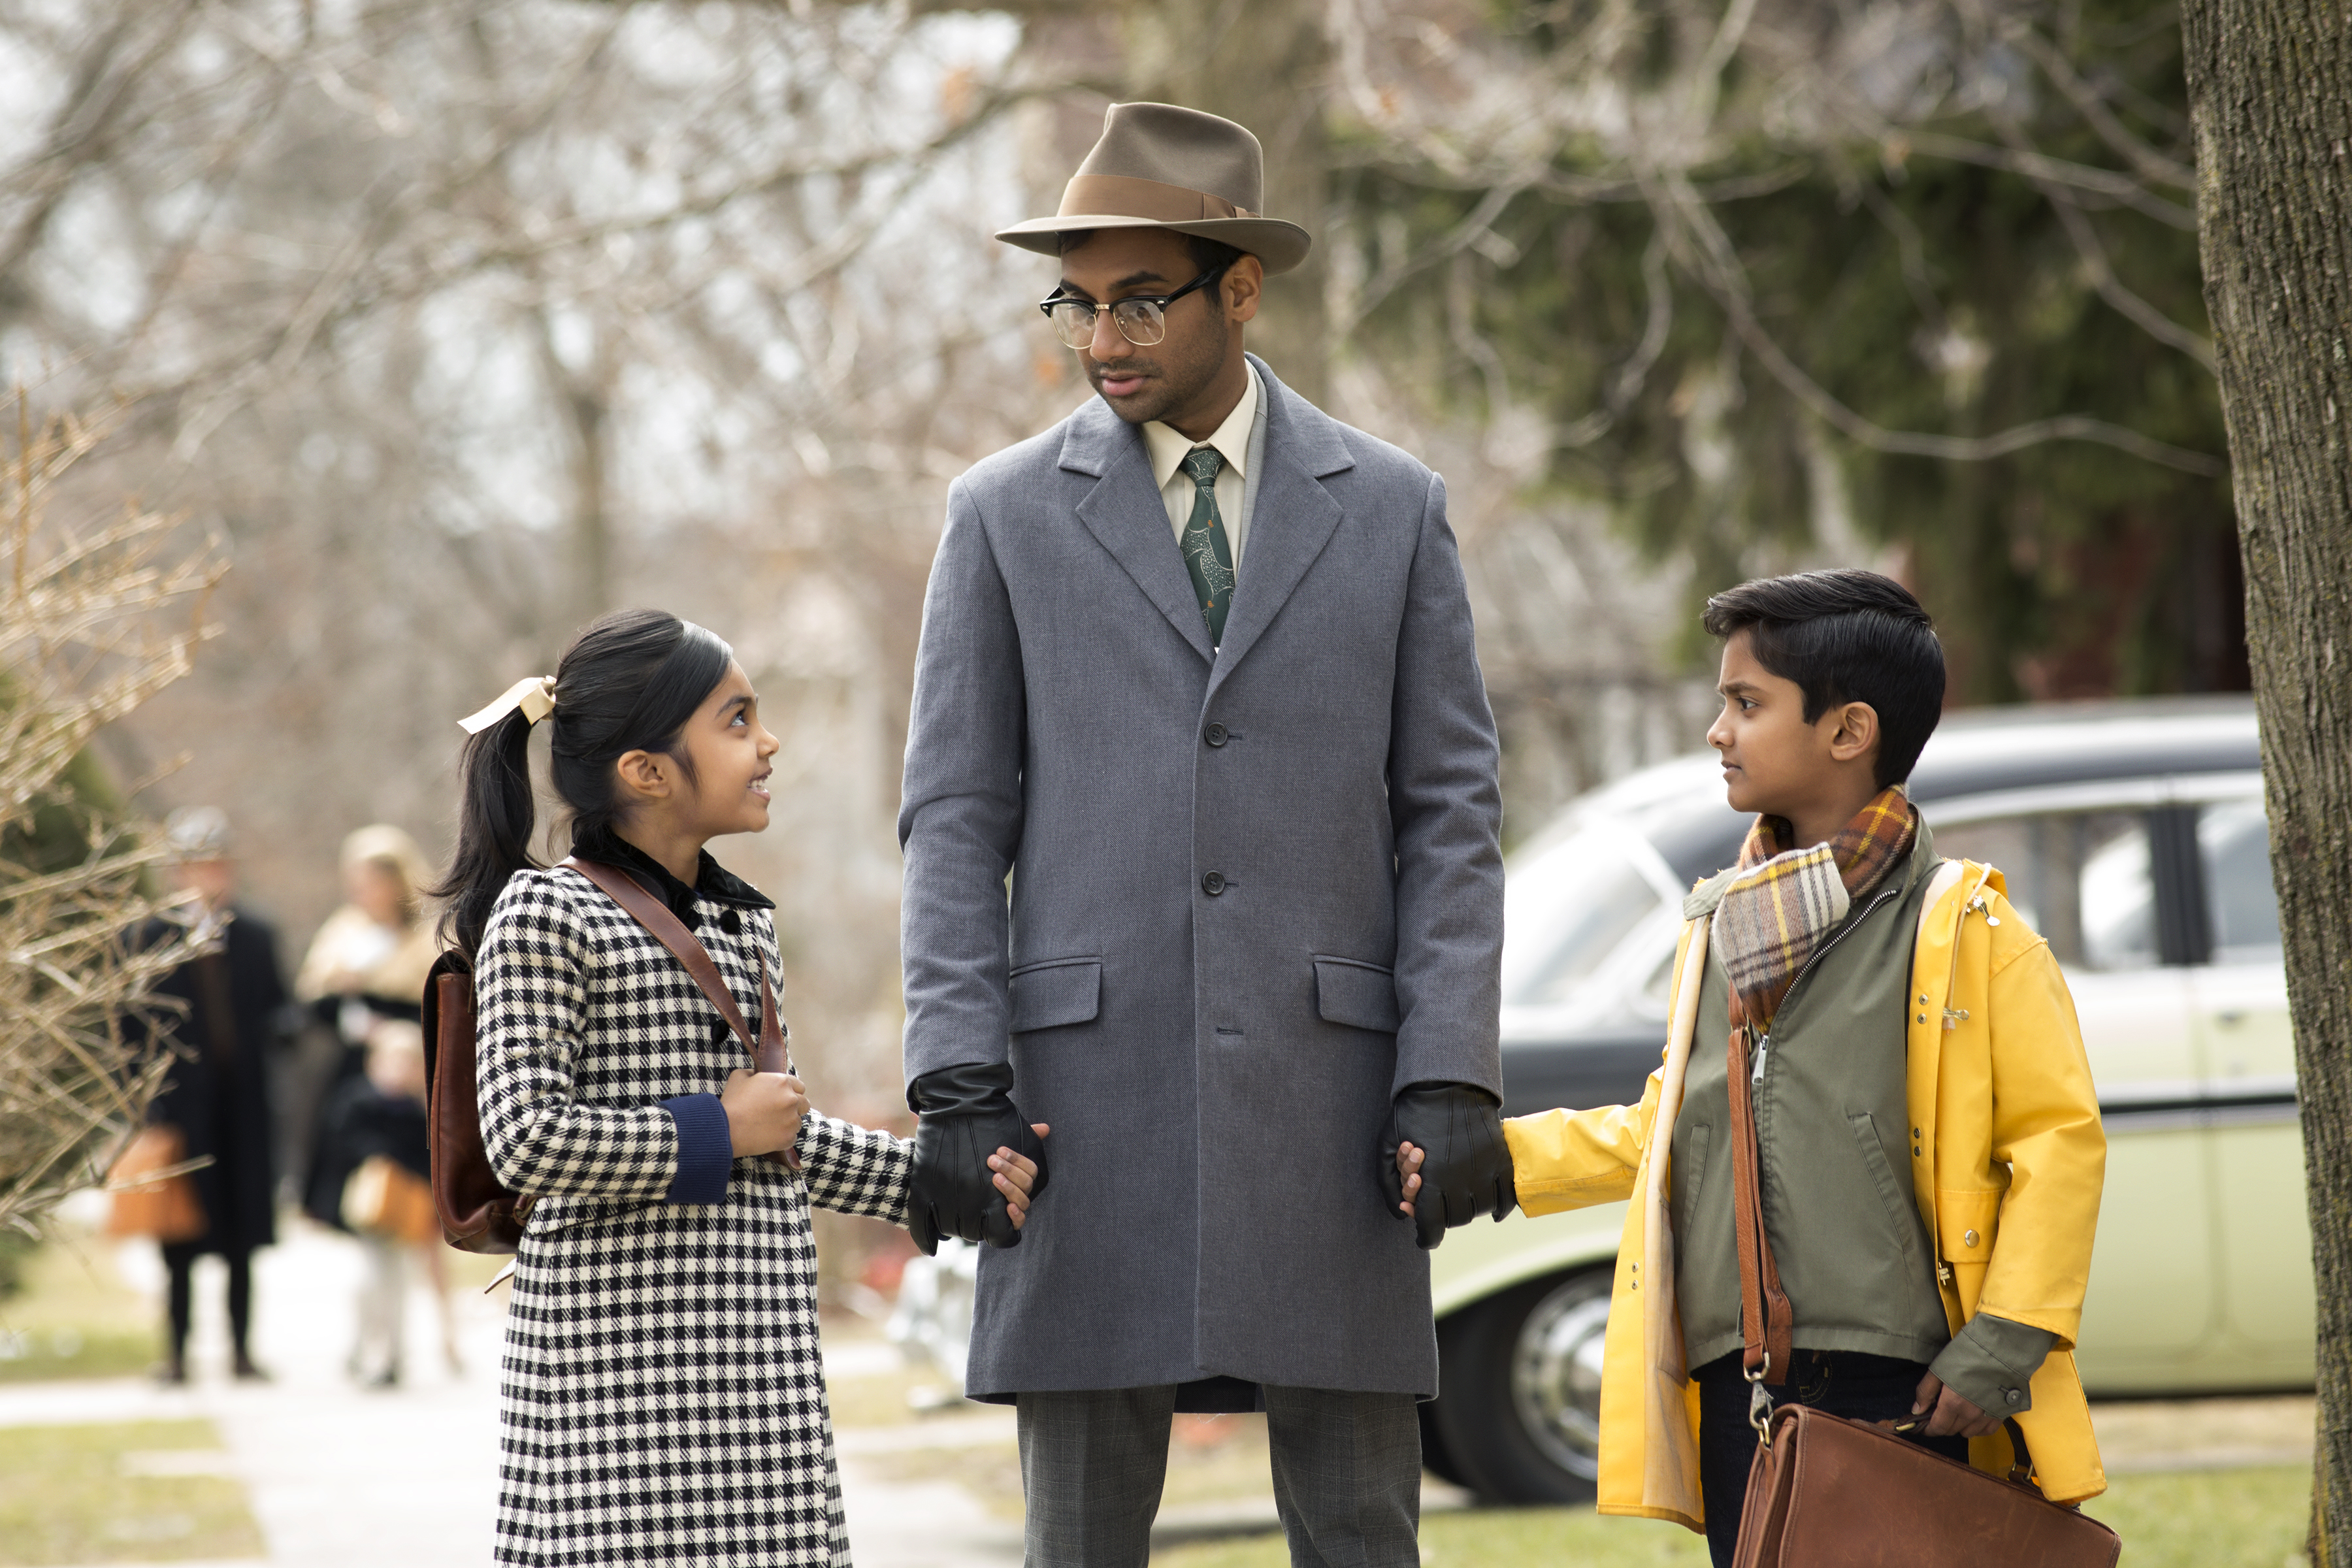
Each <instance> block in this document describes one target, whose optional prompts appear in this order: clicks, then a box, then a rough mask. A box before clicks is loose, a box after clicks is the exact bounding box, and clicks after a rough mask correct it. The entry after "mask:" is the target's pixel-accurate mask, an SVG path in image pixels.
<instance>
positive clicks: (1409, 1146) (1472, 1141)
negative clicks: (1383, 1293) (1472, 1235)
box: [1380, 1083, 1519, 1251]
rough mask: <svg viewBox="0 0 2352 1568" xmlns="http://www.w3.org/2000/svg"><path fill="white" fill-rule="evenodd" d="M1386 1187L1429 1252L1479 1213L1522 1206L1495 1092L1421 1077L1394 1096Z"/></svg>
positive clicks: (1385, 1146) (1385, 1150)
mask: <svg viewBox="0 0 2352 1568" xmlns="http://www.w3.org/2000/svg"><path fill="white" fill-rule="evenodd" d="M1380 1169H1381V1188H1382V1190H1383V1191H1385V1192H1386V1193H1387V1194H1388V1200H1389V1205H1390V1208H1391V1211H1392V1212H1394V1213H1395V1214H1396V1215H1398V1217H1399V1218H1402V1219H1410V1220H1411V1221H1412V1222H1413V1228H1414V1230H1415V1231H1416V1233H1417V1237H1416V1239H1418V1240H1419V1241H1420V1243H1421V1245H1422V1247H1423V1250H1424V1251H1425V1250H1427V1249H1429V1248H1431V1247H1435V1246H1436V1245H1437V1244H1438V1243H1439V1242H1441V1241H1443V1240H1444V1239H1445V1233H1446V1231H1448V1230H1449V1229H1451V1228H1452V1227H1454V1226H1457V1225H1468V1224H1469V1223H1470V1222H1471V1221H1472V1220H1474V1219H1475V1218H1477V1217H1478V1215H1480V1214H1481V1213H1486V1214H1491V1215H1494V1216H1495V1217H1496V1219H1501V1218H1502V1217H1503V1216H1504V1215H1507V1214H1508V1213H1510V1212H1511V1210H1513V1209H1514V1208H1516V1207H1517V1206H1518V1202H1519V1197H1518V1192H1517V1188H1516V1187H1515V1186H1514V1185H1513V1184H1512V1179H1511V1152H1510V1148H1509V1146H1508V1145H1507V1144H1506V1143H1505V1142H1503V1121H1502V1115H1501V1110H1500V1108H1499V1107H1498V1106H1497V1105H1496V1102H1495V1097H1494V1096H1493V1095H1491V1094H1488V1093H1487V1092H1486V1090H1485V1089H1477V1088H1474V1087H1473V1086H1471V1085H1469V1084H1466V1083H1416V1084H1414V1085H1412V1087H1410V1088H1408V1089H1405V1090H1404V1092H1402V1094H1399V1095H1398V1096H1397V1097H1396V1103H1395V1104H1394V1105H1393V1106H1392V1107H1391V1108H1390V1110H1389V1125H1388V1131H1387V1133H1386V1135H1385V1136H1383V1137H1382V1139H1381V1167H1380Z"/></svg>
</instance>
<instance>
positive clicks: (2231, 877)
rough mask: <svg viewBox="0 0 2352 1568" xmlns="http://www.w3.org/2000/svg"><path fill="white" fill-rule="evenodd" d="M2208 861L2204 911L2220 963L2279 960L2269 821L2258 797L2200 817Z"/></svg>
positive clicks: (2201, 848) (2213, 809)
mask: <svg viewBox="0 0 2352 1568" xmlns="http://www.w3.org/2000/svg"><path fill="white" fill-rule="evenodd" d="M2197 847H2198V850H2199V852H2200V855H2201V856H2202V857H2203V858H2204V861H2205V915H2206V921H2207V929H2208V931H2209V932H2210V935H2211V937H2212V941H2213V951H2212V958H2213V962H2214V963H2263V962H2266V961H2267V962H2271V963H2276V962H2277V961H2278V958H2279V918H2278V893H2277V889H2276V888H2275V886H2274V885H2273V883H2272V881H2271V840H2270V822H2269V819H2268V818H2267V817H2266V816H2264V815H2263V803H2262V802H2261V801H2260V800H2233V801H2227V802H2224V803H2222V804H2221V805H2209V806H2207V807H2206V808H2205V809H2204V810H2203V811H2201V812H2200V813H2199V814H2198V816H2197Z"/></svg>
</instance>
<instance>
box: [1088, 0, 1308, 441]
mask: <svg viewBox="0 0 2352 1568" xmlns="http://www.w3.org/2000/svg"><path fill="white" fill-rule="evenodd" d="M1119 44H1120V49H1119V52H1120V55H1121V57H1122V65H1123V67H1124V74H1125V76H1126V78H1127V83H1128V89H1129V96H1131V97H1133V98H1137V99H1149V100H1154V101H1157V102H1161V103H1181V104H1182V105H1183V106H1184V107H1185V108H1187V109H1199V110H1206V111H1208V112H1209V113H1211V114H1222V115H1223V116H1224V117H1225V118H1226V119H1228V120H1231V121H1235V122H1236V123H1239V124H1242V125H1246V126H1248V127H1249V129H1250V130H1251V131H1252V132H1255V133H1256V135H1257V139H1258V141H1259V142H1261V143H1262V144H1263V145H1264V146H1265V216H1268V217H1279V218H1287V219H1289V220H1290V221H1291V222H1292V223H1295V224H1297V225H1299V226H1302V227H1304V228H1305V229H1306V230H1307V233H1309V234H1310V235H1313V236H1314V237H1315V247H1314V248H1313V249H1312V250H1310V251H1308V252H1307V260H1306V261H1305V262H1304V263H1303V264H1302V265H1300V266H1299V267H1298V268H1297V270H1295V271H1291V272H1286V273H1284V274H1282V275H1281V276H1280V277H1278V278H1276V279H1271V280H1270V281H1269V282H1268V283H1267V285H1266V289H1265V305H1264V307H1263V309H1262V310H1260V312H1259V315H1258V319H1257V320H1256V321H1253V322H1251V323H1250V329H1249V345H1250V348H1251V349H1252V350H1253V351H1254V352H1255V353H1258V354H1259V355H1261V356H1263V357H1264V359H1265V362H1266V363H1267V364H1269V365H1271V366H1273V367H1274V374H1276V375H1278V376H1280V377H1281V378H1282V379H1283V381H1284V383H1285V384H1287V385H1288V386H1289V387H1290V389H1291V390H1292V391H1294V392H1296V393H1297V394H1299V395H1301V396H1303V397H1305V398H1306V399H1307V401H1308V402H1310V403H1315V404H1318V405H1319V404H1321V403H1322V401H1323V396H1324V392H1325V390H1326V387H1327V384H1328V381H1329V370H1330V363H1331V344H1330V324H1329V320H1328V316H1327V315H1326V313H1325V310H1326V306H1325V299H1326V295H1325V289H1326V284H1327V281H1328V278H1329V276H1330V252H1329V248H1328V245H1329V240H1330V236H1329V235H1328V233H1326V232H1325V224H1324V215H1325V213H1326V211H1327V210H1328V207H1329V205H1330V200H1331V196H1330V190H1331V142H1330V137H1329V135H1328V132H1326V131H1325V129H1324V104H1325V100H1326V97H1327V83H1328V77H1329V73H1330V60H1331V47H1330V43H1329V40H1328V37H1327V36H1326V34H1325V32H1324V28H1323V8H1322V7H1321V6H1320V5H1310V4H1307V0H1248V3H1247V4H1246V5H1244V4H1243V3H1242V0H1220V3H1217V4H1209V5H1204V4H1202V0H1130V3H1129V5H1125V6H1123V7H1122V8H1121V10H1120V13H1119Z"/></svg>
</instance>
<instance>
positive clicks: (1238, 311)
mask: <svg viewBox="0 0 2352 1568" xmlns="http://www.w3.org/2000/svg"><path fill="white" fill-rule="evenodd" d="M1217 292H1218V293H1219V294H1220V295H1222V296H1223V299H1224V306H1225V320H1226V321H1231V322H1233V323H1234V324H1235V325H1239V324H1240V323H1242V322H1244V321H1255V320H1257V308H1258V305H1259V304H1260V303H1261V302H1262V301H1263V300H1265V262H1263V261H1260V260H1259V259H1258V258H1256V257H1255V256H1250V255H1247V254H1244V256H1243V257H1242V258H1241V259H1240V260H1239V261H1236V262H1234V264H1233V265H1232V266H1231V267H1229V268H1226V269H1225V275H1224V277H1223V279H1222V280H1221V281H1220V283H1219V286H1218V289H1217Z"/></svg>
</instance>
